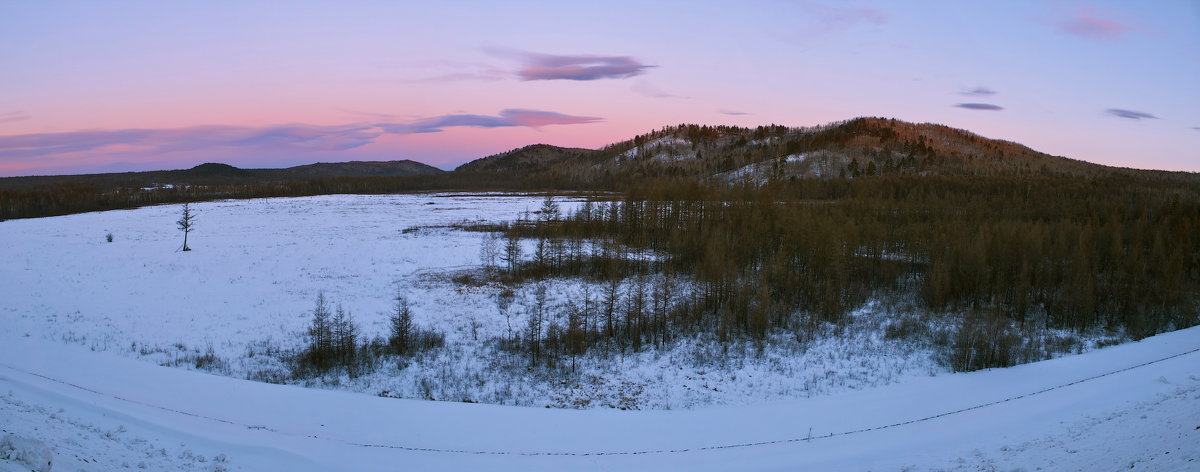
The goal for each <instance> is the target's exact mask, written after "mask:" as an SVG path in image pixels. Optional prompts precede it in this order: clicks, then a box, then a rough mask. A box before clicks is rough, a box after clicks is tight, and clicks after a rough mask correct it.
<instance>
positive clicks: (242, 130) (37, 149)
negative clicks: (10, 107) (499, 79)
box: [0, 124, 382, 161]
mask: <svg viewBox="0 0 1200 472" xmlns="http://www.w3.org/2000/svg"><path fill="white" fill-rule="evenodd" d="M381 134H382V132H381V131H379V130H376V129H374V128H373V127H372V126H370V125H342V126H314V125H303V124H293V125H277V126H264V127H238V126H196V127H190V128H176V129H123V130H99V131H73V132H66V133H41V134H25V135H16V136H0V161H11V160H19V159H29V158H40V157H46V156H56V155H64V154H71V153H80V152H93V151H95V152H105V151H112V152H119V153H123V154H164V153H169V152H176V151H189V150H195V149H207V148H219V147H236V148H269V149H275V150H289V151H304V150H308V151H314V150H319V151H338V150H346V149H353V148H356V147H359V146H363V145H365V144H369V143H371V142H372V141H374V139H375V138H377V137H379V136H380V135H381Z"/></svg>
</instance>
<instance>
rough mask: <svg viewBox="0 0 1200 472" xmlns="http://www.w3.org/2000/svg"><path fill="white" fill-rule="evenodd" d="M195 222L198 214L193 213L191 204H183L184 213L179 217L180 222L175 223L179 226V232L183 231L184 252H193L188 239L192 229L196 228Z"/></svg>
mask: <svg viewBox="0 0 1200 472" xmlns="http://www.w3.org/2000/svg"><path fill="white" fill-rule="evenodd" d="M195 220H196V212H194V211H192V205H191V204H190V203H184V204H183V213H182V214H181V215H180V216H179V221H176V222H175V224H177V225H179V230H180V231H183V250H184V251H191V250H192V248H190V247H188V245H187V239H188V233H190V232H192V229H194V228H195V227H196V221H195Z"/></svg>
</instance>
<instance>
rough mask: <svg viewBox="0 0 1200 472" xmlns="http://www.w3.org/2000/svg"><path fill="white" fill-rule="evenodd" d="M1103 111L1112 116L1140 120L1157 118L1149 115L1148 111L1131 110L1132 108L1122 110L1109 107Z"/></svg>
mask: <svg viewBox="0 0 1200 472" xmlns="http://www.w3.org/2000/svg"><path fill="white" fill-rule="evenodd" d="M1104 112H1105V113H1108V114H1110V115H1112V116H1116V117H1120V118H1128V119H1131V120H1141V119H1149V120H1157V119H1158V117H1157V116H1154V115H1151V114H1149V113H1145V112H1140V111H1133V110H1122V109H1120V108H1109V109H1108V110H1105V111H1104Z"/></svg>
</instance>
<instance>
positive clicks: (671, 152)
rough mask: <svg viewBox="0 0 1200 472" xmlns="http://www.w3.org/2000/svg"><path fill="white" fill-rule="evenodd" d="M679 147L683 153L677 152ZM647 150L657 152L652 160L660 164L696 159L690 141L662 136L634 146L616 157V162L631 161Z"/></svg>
mask: <svg viewBox="0 0 1200 472" xmlns="http://www.w3.org/2000/svg"><path fill="white" fill-rule="evenodd" d="M681 147H682V148H685V149H684V152H678V151H680V149H679V148H681ZM649 150H657V151H658V152H656V153H655V154H654V156H653V157H652V159H654V160H656V161H660V162H670V161H681V160H688V159H695V158H696V152H695V151H693V150H692V142H691V141H689V140H687V139H686V138H681V137H678V136H663V137H660V138H656V139H652V140H650V141H647V142H646V143H645V144H642V145H641V146H634V147H633V148H631V149H629V150H628V151H625V152H623V153H621V154H619V155H617V157H616V160H617V161H622V160H629V159H633V158H636V157H637V156H639V155H641V154H642V153H643V152H645V151H649Z"/></svg>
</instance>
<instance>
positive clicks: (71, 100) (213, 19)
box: [0, 0, 1200, 176]
mask: <svg viewBox="0 0 1200 472" xmlns="http://www.w3.org/2000/svg"><path fill="white" fill-rule="evenodd" d="M858 116H881V117H889V118H897V119H901V120H905V121H912V122H933V123H940V124H945V125H949V126H952V127H956V128H962V129H966V130H969V131H972V132H975V133H978V134H981V135H983V136H986V137H990V138H997V139H1005V140H1009V141H1015V142H1018V143H1022V144H1025V145H1027V146H1029V147H1031V148H1033V149H1036V150H1039V151H1042V152H1046V153H1050V154H1054V155H1061V156H1066V157H1070V158H1074V159H1082V160H1086V161H1090V162H1096V163H1100V164H1106V165H1115V166H1123V167H1134V168H1143V169H1165V170H1182V171H1191V172H1197V171H1200V0H1158V1H1153V2H1139V1H1015V0H1014V1H994V2H984V1H971V2H961V1H951V0H944V1H920V0H914V1H907V0H906V1H838V2H834V1H809V0H757V1H742V2H734V1H728V2H715V1H713V2H708V1H655V2H644V1H605V2H600V1H596V2H562V1H546V2H538V1H513V2H482V1H481V2H468V1H442V2H416V1H412V2H405V1H386V2H384V1H379V2H372V1H363V0H348V1H325V2H317V1H286V2H285V1H253V0H248V1H192V0H180V1H170V2H162V1H106V2H93V1H65V0H64V1H44V2H41V1H39V2H26V1H20V0H0V176H19V175H51V174H77V173H93V172H123V171H134V170H157V169H180V168H189V167H192V166H195V165H197V164H201V163H204V162H223V163H228V164H232V165H235V166H238V167H243V168H271V167H287V166H293V165H301V164H309V163H313V162H340V161H351V160H399V159H412V160H415V161H419V162H424V163H426V164H430V165H433V166H436V167H440V168H443V169H453V168H454V167H456V166H457V165H459V164H462V163H464V162H467V161H470V160H472V159H476V158H479V157H483V156H486V155H490V154H494V153H498V152H503V151H506V150H509V149H513V148H516V147H520V146H524V145H528V144H534V143H547V144H553V145H558V146H572V147H588V148H596V147H600V146H604V145H606V144H609V143H614V142H618V141H623V140H626V139H629V138H632V137H633V136H635V135H637V134H641V133H645V132H648V131H651V130H654V129H658V128H661V127H663V126H667V125H675V124H680V123H700V124H709V125H717V124H724V125H738V126H757V125H764V124H782V125H787V126H812V125H819V124H824V123H828V122H833V121H839V120H845V119H849V118H854V117H858Z"/></svg>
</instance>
